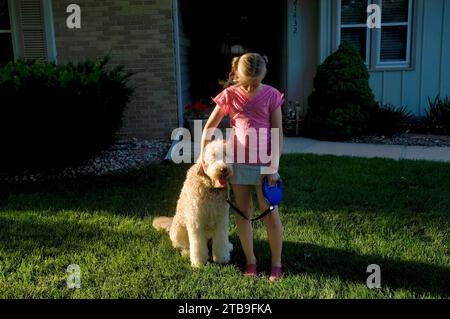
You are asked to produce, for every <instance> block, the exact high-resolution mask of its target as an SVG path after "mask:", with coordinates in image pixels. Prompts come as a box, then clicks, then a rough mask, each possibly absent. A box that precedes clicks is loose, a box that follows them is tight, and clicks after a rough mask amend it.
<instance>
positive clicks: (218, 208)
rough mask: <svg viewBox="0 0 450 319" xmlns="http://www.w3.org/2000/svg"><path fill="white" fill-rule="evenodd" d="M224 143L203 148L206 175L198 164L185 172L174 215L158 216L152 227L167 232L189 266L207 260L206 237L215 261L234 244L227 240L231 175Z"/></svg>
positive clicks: (226, 258) (225, 256) (226, 256)
mask: <svg viewBox="0 0 450 319" xmlns="http://www.w3.org/2000/svg"><path fill="white" fill-rule="evenodd" d="M225 156H226V144H225V143H224V142H223V141H222V140H218V141H213V142H211V143H209V144H208V145H207V146H206V148H205V156H204V160H205V162H206V164H207V171H206V174H205V172H204V170H203V168H202V165H201V164H200V163H197V164H195V165H193V166H192V167H191V168H190V169H189V170H188V172H187V176H186V180H185V182H184V185H183V188H182V190H181V194H180V197H179V199H178V203H177V210H176V214H175V217H173V218H169V217H157V218H155V219H154V220H153V227H154V228H156V229H157V230H166V231H168V232H169V235H170V239H171V240H172V245H173V246H174V247H175V248H180V249H181V253H182V255H183V256H188V255H189V256H190V259H191V265H192V267H201V266H202V265H204V264H206V263H207V261H208V240H210V239H211V240H212V257H213V261H214V262H217V263H221V264H222V263H227V262H229V261H230V252H231V250H232V249H233V246H232V245H231V243H230V242H229V240H228V226H229V217H228V216H229V205H228V203H227V202H226V199H227V197H228V195H229V189H228V179H229V177H230V176H232V174H233V169H232V166H231V165H230V164H226V163H225Z"/></svg>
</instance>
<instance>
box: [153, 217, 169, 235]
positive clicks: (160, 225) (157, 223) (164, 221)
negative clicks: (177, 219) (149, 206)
mask: <svg viewBox="0 0 450 319" xmlns="http://www.w3.org/2000/svg"><path fill="white" fill-rule="evenodd" d="M172 222H173V217H156V218H155V219H154V220H153V224H152V225H153V227H154V228H155V229H156V230H165V231H167V232H168V231H169V230H170V227H171V226H172Z"/></svg>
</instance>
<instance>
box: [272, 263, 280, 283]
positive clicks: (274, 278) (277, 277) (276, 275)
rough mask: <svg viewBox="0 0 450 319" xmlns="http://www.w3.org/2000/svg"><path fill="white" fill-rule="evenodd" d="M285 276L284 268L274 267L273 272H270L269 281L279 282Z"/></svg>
mask: <svg viewBox="0 0 450 319" xmlns="http://www.w3.org/2000/svg"><path fill="white" fill-rule="evenodd" d="M282 276H283V268H282V267H276V266H275V267H272V271H271V272H270V277H269V280H270V281H271V282H274V281H278V280H280V279H281V277H282Z"/></svg>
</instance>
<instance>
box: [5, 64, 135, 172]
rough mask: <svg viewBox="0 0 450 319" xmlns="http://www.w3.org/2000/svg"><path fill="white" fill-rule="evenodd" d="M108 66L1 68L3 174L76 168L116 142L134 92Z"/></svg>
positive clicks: (120, 70) (126, 77)
mask: <svg viewBox="0 0 450 319" xmlns="http://www.w3.org/2000/svg"><path fill="white" fill-rule="evenodd" d="M108 60H109V59H108V58H104V59H102V60H101V61H99V62H93V61H91V60H86V61H84V62H80V63H78V64H73V63H69V64H66V65H56V64H54V63H36V62H24V61H19V62H17V63H9V64H7V65H5V66H3V67H1V68H0V97H1V103H0V145H1V147H2V156H1V159H0V164H1V165H0V170H2V171H14V170H23V169H27V170H35V169H43V168H50V167H62V166H67V165H72V164H76V163H79V162H81V161H83V160H85V159H86V158H88V157H90V156H92V155H94V154H96V153H98V152H99V151H101V150H103V149H105V148H107V147H108V146H109V145H110V144H111V143H112V142H114V140H115V138H116V134H117V132H118V130H119V129H120V127H121V124H122V115H123V112H124V109H125V107H126V105H127V103H128V102H129V100H130V98H131V95H132V92H133V89H132V88H130V87H129V86H128V84H127V82H128V80H129V78H130V76H131V73H128V72H124V71H123V67H122V66H117V67H114V68H107V63H108Z"/></svg>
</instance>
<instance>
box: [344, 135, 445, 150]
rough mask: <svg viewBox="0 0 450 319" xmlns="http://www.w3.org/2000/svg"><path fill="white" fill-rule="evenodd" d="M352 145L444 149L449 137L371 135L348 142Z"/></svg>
mask: <svg viewBox="0 0 450 319" xmlns="http://www.w3.org/2000/svg"><path fill="white" fill-rule="evenodd" d="M349 142H353V143H366V144H384V145H405V146H425V147H434V146H437V147H445V146H450V136H446V135H432V134H414V133H409V132H407V133H404V134H400V135H394V136H392V137H386V136H379V135H372V136H360V137H357V138H354V139H352V140H350V141H349Z"/></svg>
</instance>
